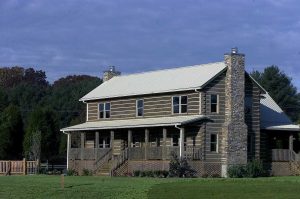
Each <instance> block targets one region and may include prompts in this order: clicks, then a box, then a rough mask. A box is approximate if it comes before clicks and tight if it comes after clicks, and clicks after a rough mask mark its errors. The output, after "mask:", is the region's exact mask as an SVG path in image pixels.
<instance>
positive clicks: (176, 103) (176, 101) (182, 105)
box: [172, 95, 187, 113]
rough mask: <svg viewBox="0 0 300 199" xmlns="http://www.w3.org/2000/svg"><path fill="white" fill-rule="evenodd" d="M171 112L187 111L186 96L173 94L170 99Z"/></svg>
mask: <svg viewBox="0 0 300 199" xmlns="http://www.w3.org/2000/svg"><path fill="white" fill-rule="evenodd" d="M172 104H173V113H186V112H187V96H185V95H184V96H174V97H173V99H172Z"/></svg>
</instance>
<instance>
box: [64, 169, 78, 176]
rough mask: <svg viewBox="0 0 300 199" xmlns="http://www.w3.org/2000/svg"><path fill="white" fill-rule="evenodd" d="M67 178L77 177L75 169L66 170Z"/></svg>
mask: <svg viewBox="0 0 300 199" xmlns="http://www.w3.org/2000/svg"><path fill="white" fill-rule="evenodd" d="M67 176H78V172H77V171H76V170H75V169H68V170H67Z"/></svg>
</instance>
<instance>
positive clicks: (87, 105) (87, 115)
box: [86, 103, 99, 121]
mask: <svg viewBox="0 0 300 199" xmlns="http://www.w3.org/2000/svg"><path fill="white" fill-rule="evenodd" d="M98 111H99V108H98ZM98 115H99V114H98ZM86 121H89V103H86Z"/></svg>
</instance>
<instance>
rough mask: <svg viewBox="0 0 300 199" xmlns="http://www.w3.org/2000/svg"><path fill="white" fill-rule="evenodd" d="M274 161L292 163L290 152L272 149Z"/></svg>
mask: <svg viewBox="0 0 300 199" xmlns="http://www.w3.org/2000/svg"><path fill="white" fill-rule="evenodd" d="M272 161H290V150H289V149H272Z"/></svg>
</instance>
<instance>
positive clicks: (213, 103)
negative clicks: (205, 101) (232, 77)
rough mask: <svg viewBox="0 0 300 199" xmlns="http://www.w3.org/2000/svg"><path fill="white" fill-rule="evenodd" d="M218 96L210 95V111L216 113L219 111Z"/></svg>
mask: <svg viewBox="0 0 300 199" xmlns="http://www.w3.org/2000/svg"><path fill="white" fill-rule="evenodd" d="M218 103H219V96H218V95H210V112H211V113H218V112H219V106H218Z"/></svg>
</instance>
